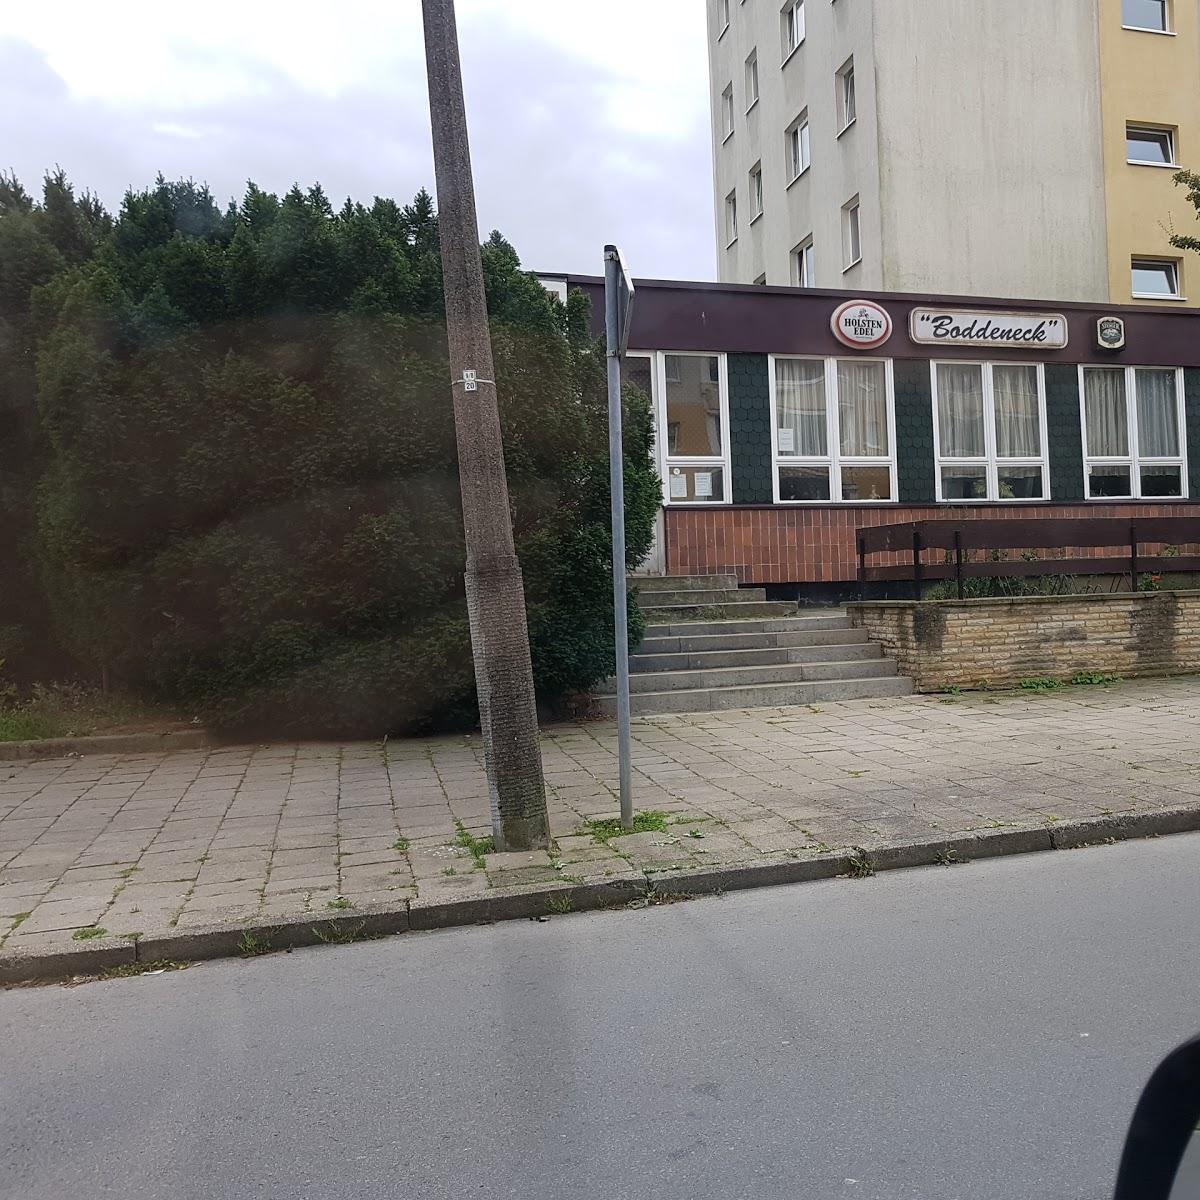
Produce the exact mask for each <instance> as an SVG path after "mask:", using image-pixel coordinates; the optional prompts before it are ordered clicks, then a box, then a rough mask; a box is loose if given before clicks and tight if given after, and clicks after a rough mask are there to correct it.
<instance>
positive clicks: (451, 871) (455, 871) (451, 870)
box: [442, 867, 458, 875]
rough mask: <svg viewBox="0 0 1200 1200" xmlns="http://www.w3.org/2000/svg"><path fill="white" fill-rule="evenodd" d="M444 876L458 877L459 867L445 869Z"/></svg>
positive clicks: (443, 869) (443, 870)
mask: <svg viewBox="0 0 1200 1200" xmlns="http://www.w3.org/2000/svg"><path fill="white" fill-rule="evenodd" d="M442 874H443V875H457V874H458V868H457V867H443V868H442Z"/></svg>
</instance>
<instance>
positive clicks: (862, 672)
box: [596, 575, 913, 716]
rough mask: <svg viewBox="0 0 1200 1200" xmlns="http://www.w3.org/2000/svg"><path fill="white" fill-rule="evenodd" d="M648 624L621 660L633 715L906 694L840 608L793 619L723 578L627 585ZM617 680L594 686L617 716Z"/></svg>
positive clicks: (907, 687)
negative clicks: (633, 650)
mask: <svg viewBox="0 0 1200 1200" xmlns="http://www.w3.org/2000/svg"><path fill="white" fill-rule="evenodd" d="M631 582H632V584H633V586H635V587H637V589H638V592H639V599H640V603H641V606H642V611H643V612H644V613H645V614H646V618H647V621H648V622H649V624H648V625H647V628H646V637H645V640H644V641H643V642H642V644H641V646H640V647H639V648H638V651H637V653H636V654H633V655H631V656H630V659H629V671H630V676H629V692H630V708H631V710H632V711H633V713H634V714H635V715H639V714H640V715H647V714H651V713H683V712H708V711H713V710H716V709H725V708H763V707H774V706H776V705H788V704H816V703H818V702H820V701H822V700H824V701H834V700H859V699H869V698H872V697H877V696H907V695H909V694H910V693H911V692H912V690H913V687H912V680H911V679H906V678H904V677H903V676H900V675H898V674H897V672H896V664H895V663H894V662H893V661H892V660H891V659H888V658H884V656H883V651H882V650H881V649H880V647H879V646H878V645H876V644H875V643H873V642H869V641H868V640H867V635H866V633H865V632H864V631H863V630H861V629H852V628H851V627H850V622H849V620H848V618H847V616H846V614H845V613H844V612H841V611H838V610H836V609H829V610H827V611H822V612H820V613H811V611H810V612H809V613H805V614H804V615H801V614H800V612H799V610H798V609H797V606H796V605H795V604H792V603H783V602H779V601H769V600H767V599H766V597H765V593H764V592H763V590H762V589H761V588H743V589H741V591H738V590H737V579H736V577H735V576H732V575H715V576H713V575H707V576H691V577H683V576H677V577H675V578H671V579H654V580H648V581H642V580H636V581H631ZM615 693H616V680H615V679H609V680H607V681H605V682H604V683H603V684H601V685H600V686H599V687H598V688H597V689H596V701H597V704H598V705H599V708H600V711H601V712H603V713H605V714H606V715H608V716H612V715H615V713H616V703H617V701H616V694H615Z"/></svg>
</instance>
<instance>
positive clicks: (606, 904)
mask: <svg viewBox="0 0 1200 1200" xmlns="http://www.w3.org/2000/svg"><path fill="white" fill-rule="evenodd" d="M1197 830H1200V804H1197V805H1195V806H1187V807H1185V806H1177V807H1173V808H1165V809H1159V810H1157V811H1154V812H1146V813H1126V814H1113V815H1111V816H1100V817H1086V818H1081V819H1078V820H1073V821H1058V822H1053V823H1051V824H1048V825H1045V826H1035V827H1028V826H1027V827H1023V828H1014V829H983V830H977V831H973V832H971V833H967V834H959V835H956V836H953V837H949V838H928V837H918V838H912V839H910V840H898V841H893V842H891V843H889V844H888V845H886V846H875V847H860V848H856V849H855V850H854V851H853V852H848V851H837V852H830V853H826V854H819V855H814V856H812V857H810V858H792V859H776V860H772V861H770V862H764V863H731V864H729V865H727V866H712V867H705V868H703V869H700V870H684V871H670V870H668V871H652V872H646V873H640V874H635V873H632V872H631V873H630V874H627V875H622V876H619V877H616V878H611V879H605V880H602V881H596V882H592V883H581V884H567V883H552V884H549V885H541V884H528V885H525V886H522V887H519V888H506V889H504V890H503V891H495V892H491V893H484V894H482V895H478V896H471V897H464V898H461V899H453V900H428V901H422V900H421V899H419V898H418V899H415V900H405V901H404V902H402V903H400V904H394V905H386V904H380V905H372V906H370V907H365V908H361V909H354V910H353V911H347V912H344V913H338V914H337V915H324V914H321V915H315V914H302V915H299V916H289V917H276V918H264V919H262V920H254V921H250V922H245V923H242V924H238V925H220V924H214V925H211V926H198V927H194V928H190V929H178V930H175V931H173V932H171V933H167V934H156V935H153V936H146V937H143V938H141V939H139V940H137V941H136V942H133V941H123V940H120V939H115V938H106V939H104V940H103V941H97V942H93V943H89V944H87V945H80V947H79V948H78V949H47V950H45V951H41V952H39V951H34V952H33V953H30V954H21V955H9V956H4V955H0V985H5V984H14V983H31V982H47V983H48V982H53V981H56V980H62V979H69V978H72V977H74V976H81V975H99V974H103V973H104V972H105V971H109V970H111V969H113V968H114V967H121V966H132V965H135V964H139V963H140V964H143V965H149V964H151V963H155V962H163V961H171V962H189V961H199V960H202V959H212V958H235V957H255V956H257V955H260V954H267V953H272V952H274V951H278V950H291V949H296V948H299V947H302V946H315V945H320V944H330V945H343V944H346V943H349V942H355V941H362V940H365V939H368V938H375V937H383V936H387V935H390V934H396V933H406V932H409V931H413V932H417V931H431V930H436V929H449V928H453V927H456V926H466V925H481V924H493V923H495V922H498V921H516V920H529V919H532V918H541V917H548V916H554V915H565V914H567V913H575V912H589V911H595V910H598V909H611V908H618V907H643V906H649V905H652V904H654V903H662V902H669V901H671V900H674V899H683V898H687V897H691V896H705V895H718V894H720V893H722V892H732V891H744V890H748V889H750V888H758V887H775V886H780V885H783V884H796V883H810V882H814V881H816V880H820V879H832V878H834V877H835V876H840V875H848V874H857V875H869V874H874V873H876V872H880V871H894V870H905V869H908V868H911V867H924V866H933V865H936V864H941V865H945V866H951V865H954V864H957V863H968V862H971V861H972V860H974V859H982V858H995V857H999V856H1000V855H1008V854H1033V853H1038V852H1041V851H1047V850H1070V849H1076V848H1079V847H1082V846H1092V845H1097V844H1103V843H1109V842H1115V841H1127V840H1131V839H1134V838H1144V837H1159V836H1162V835H1166V834H1172V833H1191V832H1195V831H1197Z"/></svg>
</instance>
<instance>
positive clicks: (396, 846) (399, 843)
mask: <svg viewBox="0 0 1200 1200" xmlns="http://www.w3.org/2000/svg"><path fill="white" fill-rule="evenodd" d="M392 849H393V850H398V851H399V852H400V853H401V854H404V853H405V852H406V851H407V850H408V838H397V839H396V840H395V841H394V842H393V843H392Z"/></svg>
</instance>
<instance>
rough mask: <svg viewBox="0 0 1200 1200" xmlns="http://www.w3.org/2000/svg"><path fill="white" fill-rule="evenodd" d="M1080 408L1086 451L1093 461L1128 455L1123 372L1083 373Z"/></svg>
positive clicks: (1102, 370) (1127, 416)
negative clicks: (1085, 435) (1084, 428)
mask: <svg viewBox="0 0 1200 1200" xmlns="http://www.w3.org/2000/svg"><path fill="white" fill-rule="evenodd" d="M1083 409H1084V417H1085V420H1086V421H1087V451H1088V454H1089V455H1090V456H1091V457H1092V458H1120V457H1121V456H1122V455H1127V454H1128V453H1129V425H1128V421H1129V414H1128V410H1127V408H1126V405H1125V372H1124V371H1123V370H1119V369H1118V370H1105V369H1100V370H1094V371H1084V373H1083Z"/></svg>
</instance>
